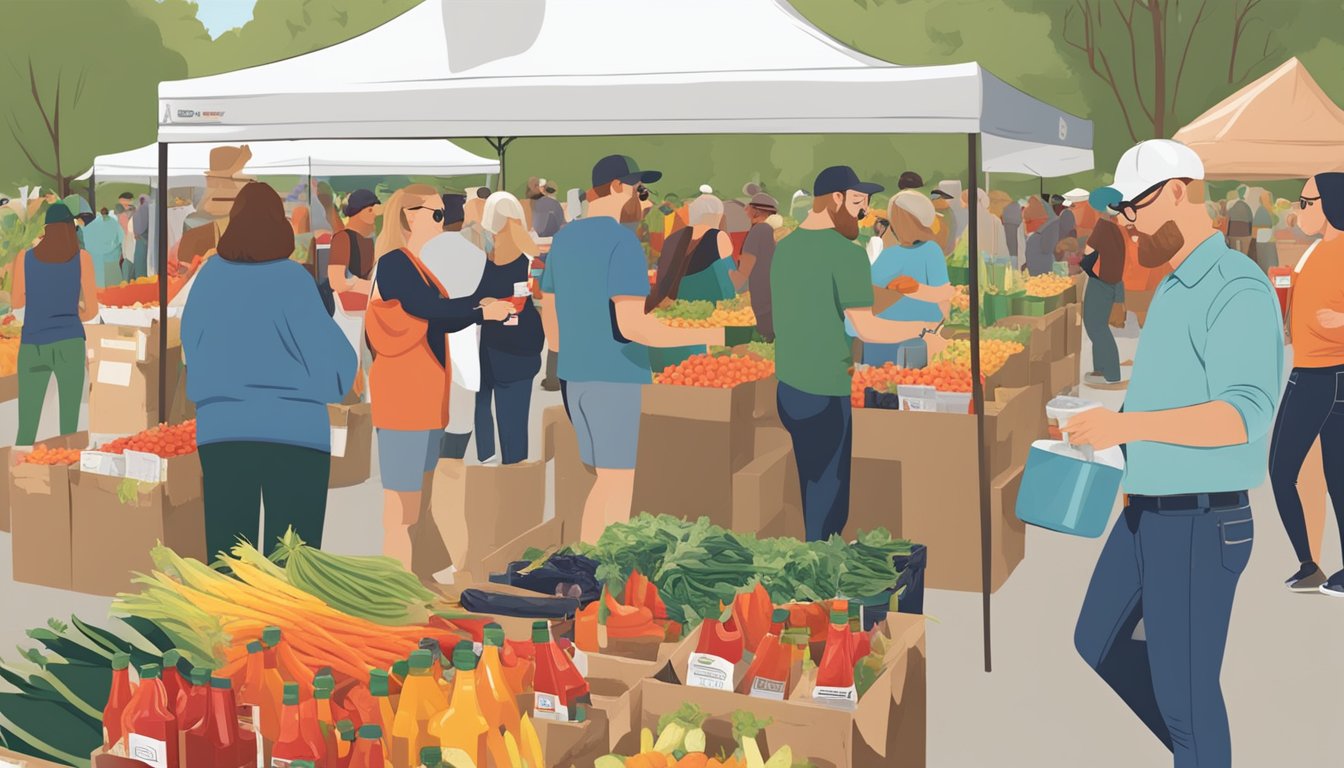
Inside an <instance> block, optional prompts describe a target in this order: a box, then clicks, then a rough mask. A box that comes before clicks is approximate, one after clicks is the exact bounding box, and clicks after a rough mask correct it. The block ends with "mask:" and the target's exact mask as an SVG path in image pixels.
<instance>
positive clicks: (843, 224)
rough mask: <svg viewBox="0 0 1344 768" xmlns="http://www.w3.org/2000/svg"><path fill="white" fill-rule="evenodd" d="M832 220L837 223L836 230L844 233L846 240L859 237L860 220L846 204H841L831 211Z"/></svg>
mask: <svg viewBox="0 0 1344 768" xmlns="http://www.w3.org/2000/svg"><path fill="white" fill-rule="evenodd" d="M831 222H832V223H833V224H835V231H836V232H839V233H840V234H842V235H844V236H845V239H846V240H857V239H858V237H859V220H858V218H856V217H855V216H854V214H852V213H850V212H849V209H848V208H846V207H845V206H843V205H841V206H839V207H838V208H836V210H834V211H832V212H831Z"/></svg>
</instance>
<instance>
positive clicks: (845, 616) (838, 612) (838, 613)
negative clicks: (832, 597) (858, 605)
mask: <svg viewBox="0 0 1344 768" xmlns="http://www.w3.org/2000/svg"><path fill="white" fill-rule="evenodd" d="M831 623H832V624H848V623H849V612H848V611H846V610H845V609H844V608H832V609H831Z"/></svg>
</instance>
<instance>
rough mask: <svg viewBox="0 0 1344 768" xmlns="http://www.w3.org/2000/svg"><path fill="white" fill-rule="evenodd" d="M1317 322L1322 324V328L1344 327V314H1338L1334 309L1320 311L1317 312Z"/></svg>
mask: <svg viewBox="0 0 1344 768" xmlns="http://www.w3.org/2000/svg"><path fill="white" fill-rule="evenodd" d="M1316 322H1318V323H1320V324H1321V327H1322V328H1340V327H1344V312H1336V311H1334V310H1333V309H1318V310H1316Z"/></svg>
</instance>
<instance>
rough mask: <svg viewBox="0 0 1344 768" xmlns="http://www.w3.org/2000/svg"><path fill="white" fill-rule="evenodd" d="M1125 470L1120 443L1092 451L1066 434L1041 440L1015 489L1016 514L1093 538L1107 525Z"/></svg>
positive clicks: (1038, 441) (1052, 527) (1051, 528)
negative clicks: (1089, 453) (1090, 453)
mask: <svg viewBox="0 0 1344 768" xmlns="http://www.w3.org/2000/svg"><path fill="white" fill-rule="evenodd" d="M1124 474H1125V457H1124V454H1123V453H1122V452H1121V450H1120V448H1118V447H1114V448H1107V449H1106V450H1104V451H1099V452H1097V453H1096V454H1095V455H1093V456H1090V457H1089V456H1087V455H1085V454H1084V452H1083V451H1082V450H1080V449H1078V448H1074V447H1072V446H1070V445H1069V444H1068V443H1066V442H1064V441H1062V440H1037V441H1036V442H1034V443H1032V444H1031V453H1030V454H1029V455H1028V456H1027V468H1026V472H1024V473H1023V475H1022V488H1021V490H1019V491H1018V494H1017V518H1018V519H1019V520H1021V521H1022V522H1024V523H1030V524H1031V525H1036V526H1040V527H1041V528H1048V529H1050V530H1052V531H1059V532H1060V533H1067V534H1071V535H1074V536H1085V537H1087V538H1092V539H1095V538H1097V537H1098V536H1100V535H1101V534H1102V533H1104V532H1105V530H1106V524H1107V522H1109V521H1110V518H1111V509H1112V508H1113V507H1114V506H1115V498H1116V495H1117V494H1119V492H1120V481H1121V479H1122V478H1123V477H1124Z"/></svg>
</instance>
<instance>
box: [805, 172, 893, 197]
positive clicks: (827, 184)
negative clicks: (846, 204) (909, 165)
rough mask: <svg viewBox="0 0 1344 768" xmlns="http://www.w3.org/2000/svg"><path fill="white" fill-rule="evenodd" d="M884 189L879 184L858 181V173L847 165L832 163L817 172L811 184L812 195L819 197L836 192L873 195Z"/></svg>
mask: <svg viewBox="0 0 1344 768" xmlns="http://www.w3.org/2000/svg"><path fill="white" fill-rule="evenodd" d="M884 189H886V187H883V186H882V185H881V184H874V183H873V182H871V181H860V180H859V175H858V174H857V173H855V172H854V169H853V168H850V167H849V166H848V165H833V166H831V167H830V168H827V169H826V170H824V171H822V172H821V173H819V174H817V179H816V181H815V182H813V184H812V195H813V197H820V196H821V195H833V194H835V193H836V192H841V193H844V192H858V193H860V194H864V195H875V194H877V193H878V192H881V191H882V190H884Z"/></svg>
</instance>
